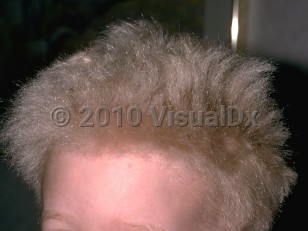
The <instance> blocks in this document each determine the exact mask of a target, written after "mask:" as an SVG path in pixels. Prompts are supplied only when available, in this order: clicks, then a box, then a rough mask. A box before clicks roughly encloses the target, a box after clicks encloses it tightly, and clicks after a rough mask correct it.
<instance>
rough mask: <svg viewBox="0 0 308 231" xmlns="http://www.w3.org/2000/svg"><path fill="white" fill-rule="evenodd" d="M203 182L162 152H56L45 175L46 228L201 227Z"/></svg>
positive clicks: (170, 230) (129, 230) (180, 230)
mask: <svg viewBox="0 0 308 231" xmlns="http://www.w3.org/2000/svg"><path fill="white" fill-rule="evenodd" d="M149 156H151V155H149ZM200 184H201V182H200V178H199V177H198V176H197V175H196V174H194V173H193V172H192V171H191V170H189V169H188V168H187V167H186V166H185V164H184V163H183V162H181V161H177V162H175V161H171V162H167V161H166V160H165V159H164V158H163V157H158V156H153V155H152V157H147V158H146V157H140V156H139V157H138V156H137V155H136V153H134V154H130V153H125V155H122V156H120V155H117V156H115V155H112V153H109V155H106V154H105V155H104V154H103V155H91V154H90V155H88V154H84V153H79V152H64V153H63V152H61V153H60V152H59V153H53V154H52V155H51V157H50V158H49V160H48V163H47V167H46V172H45V175H44V183H43V189H42V195H43V197H42V199H43V213H42V219H41V220H42V221H41V223H42V230H43V231H70V230H74V231H124V230H125V231H137V230H138V231H146V230H150V231H154V230H157V231H187V230H199V229H198V228H197V223H198V217H199V213H198V210H197V208H198V206H199V205H200V202H201V201H202V197H201V194H202V192H201V191H202V190H200ZM184 186H185V187H184ZM197 192H200V193H197Z"/></svg>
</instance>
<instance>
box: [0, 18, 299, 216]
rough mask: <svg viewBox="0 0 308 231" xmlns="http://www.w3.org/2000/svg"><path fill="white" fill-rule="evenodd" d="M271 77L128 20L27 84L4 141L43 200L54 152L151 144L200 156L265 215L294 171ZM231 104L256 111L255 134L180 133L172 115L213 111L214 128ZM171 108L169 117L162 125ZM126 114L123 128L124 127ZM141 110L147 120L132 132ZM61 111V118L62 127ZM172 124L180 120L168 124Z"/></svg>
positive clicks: (242, 129)
mask: <svg viewBox="0 0 308 231" xmlns="http://www.w3.org/2000/svg"><path fill="white" fill-rule="evenodd" d="M272 71H273V67H272V66H271V65H269V64H268V63H266V62H263V61H260V60H257V59H254V58H244V57H241V56H239V55H237V54H233V53H231V52H230V51H228V50H226V49H224V48H221V47H213V46H211V45H210V44H209V43H207V42H205V41H201V40H199V39H197V38H195V37H193V36H190V35H174V36H170V35H168V34H167V33H166V32H165V31H164V30H163V29H162V28H161V27H160V26H159V24H158V23H156V22H148V21H136V22H133V23H127V22H121V23H118V24H114V25H111V26H110V27H109V28H108V30H107V31H106V32H105V33H104V35H103V36H102V37H100V38H99V39H97V40H96V41H95V42H94V43H93V45H92V46H90V47H89V48H87V49H85V50H83V51H79V52H77V53H75V54H73V55H72V56H70V57H68V58H65V59H63V60H59V61H56V62H55V63H54V64H53V65H51V66H50V67H49V68H46V69H45V70H43V71H41V72H40V73H39V74H38V75H37V78H36V79H34V80H32V81H31V82H29V83H28V84H27V85H25V86H24V87H23V88H22V89H21V90H20V92H19V94H18V95H17V96H16V98H15V102H14V105H13V107H12V109H11V111H10V112H9V114H8V117H7V118H8V119H7V121H6V124H5V129H4V130H3V132H2V137H1V138H2V141H4V142H6V147H7V152H8V156H10V157H11V160H12V163H13V165H14V166H15V167H16V169H17V170H18V171H19V172H20V173H21V175H22V176H23V177H24V179H25V180H26V181H27V182H28V183H29V184H30V185H31V186H32V187H33V188H35V190H36V192H37V194H39V193H40V187H41V180H42V175H43V172H44V168H43V166H44V163H45V162H46V160H47V156H48V153H52V151H54V150H55V148H60V149H61V147H62V148H64V147H65V148H76V149H77V148H79V147H81V146H84V145H86V144H89V142H90V143H92V144H95V145H98V146H99V147H107V148H108V146H109V147H119V149H120V145H121V148H124V149H125V147H131V148H134V147H136V146H134V145H137V144H138V145H139V146H142V145H143V144H144V145H145V146H147V144H148V145H149V146H148V147H159V148H160V149H163V150H166V152H165V153H168V150H170V149H178V150H182V152H183V153H187V155H188V154H190V155H192V156H194V155H195V156H198V157H202V158H203V159H204V160H206V161H209V162H210V163H211V164H212V165H213V166H216V167H215V169H216V170H215V171H217V182H220V183H218V184H223V183H224V184H225V185H228V186H226V193H227V191H228V187H229V189H230V187H231V188H233V189H235V188H236V187H238V184H240V183H241V184H242V183H243V185H245V187H246V189H247V191H246V192H248V191H249V193H251V194H254V193H256V192H258V193H259V194H258V193H256V197H257V198H259V199H257V200H256V202H255V203H256V206H259V207H260V209H262V206H263V205H262V203H263V202H260V201H268V200H270V201H271V203H270V204H271V205H270V206H272V208H276V207H277V206H278V204H279V203H280V202H281V200H282V198H283V196H284V195H285V194H287V192H288V190H289V186H290V184H291V183H292V182H293V181H294V179H295V173H294V172H293V171H291V170H290V169H288V168H287V167H286V166H285V164H284V161H283V156H284V153H285V151H284V150H283V149H282V146H283V145H284V143H285V140H286V138H287V137H288V131H287V130H286V128H285V127H284V125H283V124H282V123H281V113H280V111H279V110H278V109H277V108H276V105H275V103H274V101H273V100H272V99H270V98H269V91H270V90H271V86H270V80H269V78H270V76H271V73H272ZM85 106H86V107H88V108H86V109H84V107H85ZM228 106H232V107H235V108H236V109H238V110H239V111H240V112H250V113H253V112H257V126H247V124H246V123H245V121H244V122H243V123H240V124H238V125H237V126H228V124H227V125H226V126H223V124H221V123H222V121H221V120H220V119H219V120H218V121H216V122H218V124H216V123H215V121H214V124H213V123H212V124H206V123H203V125H202V126H192V124H191V123H189V121H190V120H189V119H188V122H187V124H186V125H185V124H184V125H185V126H182V125H183V124H181V122H183V121H182V120H181V118H182V119H183V117H185V116H183V114H182V117H181V115H179V114H178V115H177V116H178V117H176V115H175V114H176V113H177V112H184V113H186V117H188V116H189V115H191V114H190V112H191V111H192V112H194V113H195V114H194V116H195V117H197V115H198V111H202V112H204V113H206V112H211V113H212V114H211V113H210V114H209V115H210V119H209V120H213V119H214V120H215V118H220V117H222V116H223V113H222V111H221V110H222V108H223V107H226V108H227V107H228ZM59 107H63V108H65V110H67V111H69V113H70V121H69V123H68V124H66V126H61V127H59V126H55V123H54V122H55V121H52V119H51V116H52V115H53V113H54V111H55V109H57V108H59ZM132 107H133V108H134V109H131V108H132ZM167 107H168V108H167ZM166 108H167V109H166ZM97 109H99V110H97ZM106 109H107V110H109V113H110V124H108V126H104V127H100V126H99V124H97V123H96V122H98V123H99V122H102V121H100V120H99V121H96V120H95V119H97V118H96V117H95V116H97V115H98V117H99V116H101V115H103V116H106V114H105V113H106ZM165 109H166V114H165V119H164V120H163V122H162V124H161V126H157V122H158V123H159V120H160V115H161V113H162V114H163V112H164V110H165ZM89 110H90V111H91V110H92V112H93V115H92V118H91V120H89V121H86V124H88V122H89V123H94V127H83V126H81V125H82V124H81V123H82V122H84V121H83V120H84V119H85V118H86V114H87V113H89ZM120 110H122V113H123V114H122V115H123V117H122V122H123V123H122V126H118V125H119V124H117V123H118V122H119V121H118V120H117V119H119V117H118V116H119V112H120ZM138 111H140V113H139V114H141V115H142V121H141V123H140V124H137V125H138V126H135V125H136V124H134V122H136V120H137V119H138V118H137V117H136V116H137V114H138ZM170 111H171V112H170ZM81 112H85V114H82V113H81ZM169 112H170V113H169ZM213 112H214V113H215V112H217V114H216V115H217V116H218V117H215V116H214V117H213ZM63 113H65V112H62V114H61V113H60V114H58V115H56V116H58V117H59V118H60V120H59V121H60V122H61V121H62V120H61V119H63V118H61V116H63V115H64V114H63ZM95 113H98V114H95ZM129 113H130V115H132V116H133V117H132V118H130V119H131V121H129V118H127V116H129V115H128V114H129ZM202 115H203V116H204V115H205V114H202ZM155 116H156V117H155ZM58 117H57V118H58ZM161 118H162V117H161ZM172 118H175V120H177V121H175V123H174V124H169V123H168V122H170V121H168V119H169V120H170V119H172ZM179 118H180V119H179ZM53 119H54V118H53ZM195 120H196V118H195ZM205 120H206V118H205ZM124 121H125V122H124ZM127 121H128V122H127ZM103 122H104V121H103ZM190 122H191V121H190ZM248 125H249V124H248ZM172 153H174V152H172ZM215 174H216V172H215ZM269 174H271V176H272V177H268V175H269ZM231 178H232V179H231ZM239 179H240V180H239ZM222 182H223V183H222ZM238 188H239V189H240V190H242V189H241V188H240V187H238ZM242 191H243V190H242ZM244 191H245V190H244ZM261 192H262V193H261ZM240 193H241V192H239V191H238V192H235V193H234V195H233V196H234V197H239V196H240V195H239V194H240ZM249 193H248V194H249ZM248 194H247V195H248ZM257 194H258V195H257ZM249 195H250V194H249ZM38 196H39V195H38ZM254 196H255V195H254ZM225 197H226V198H227V197H228V196H227V194H226V195H225ZM230 197H231V196H230ZM252 197H253V196H251V198H250V199H252ZM250 202H251V201H250ZM258 203H259V205H257V204H258ZM264 203H265V202H264ZM248 204H249V203H248ZM263 207H264V206H263ZM267 207H268V206H267ZM240 209H241V207H240V206H239V207H238V210H240ZM266 211H267V210H266V209H264V211H263V212H264V214H265V213H267V212H266ZM253 213H254V212H252V213H251V214H250V215H251V217H253ZM230 216H231V215H230ZM264 219H265V218H264ZM266 219H268V218H266Z"/></svg>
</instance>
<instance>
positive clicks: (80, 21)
mask: <svg viewBox="0 0 308 231" xmlns="http://www.w3.org/2000/svg"><path fill="white" fill-rule="evenodd" d="M291 2H292V1H291ZM231 8H232V1H230V0H225V1H223V0H219V1H218V0H217V1H213V0H211V1H210V0H208V1H204V0H181V1H179V0H168V1H164V0H148V1H142V0H113V1H111V0H89V1H86V0H81V1H74V0H63V1H60V0H41V1H39V0H10V1H9V0H6V1H5V0H0V113H1V114H2V113H3V112H4V111H5V109H6V108H7V107H8V106H9V99H11V98H12V96H13V95H14V94H15V93H16V91H17V90H18V88H19V87H18V86H19V85H20V84H22V83H24V82H26V81H27V80H29V79H31V78H33V77H34V76H35V74H36V73H37V72H38V71H39V70H41V69H43V68H44V67H46V66H48V65H49V64H50V63H51V62H52V61H53V60H55V59H56V58H58V57H65V56H67V55H69V54H71V53H72V52H74V51H75V50H77V49H80V48H82V47H84V46H87V45H88V44H89V42H90V41H92V40H93V39H94V38H95V37H96V36H97V35H98V34H99V32H100V31H102V30H104V29H105V28H106V26H107V25H108V24H109V23H110V22H114V21H115V20H119V19H124V20H125V19H140V18H145V19H150V18H152V17H153V18H154V19H156V20H158V21H159V22H160V23H162V24H163V25H164V26H165V27H167V29H168V30H169V31H171V32H191V33H194V34H196V35H198V36H203V37H204V36H205V37H208V38H210V39H214V40H215V38H216V39H217V40H218V41H220V42H224V43H225V44H227V45H228V41H229V40H230V36H229V31H228V29H225V27H226V26H228V25H229V24H230V22H231V15H232V10H231ZM290 10H292V9H290ZM250 11H251V9H250ZM216 12H217V13H216ZM262 12H264V11H262ZM307 12H308V11H307ZM251 15H254V14H251ZM270 15H271V14H270ZM306 17H307V16H306ZM269 20H270V19H269ZM307 21H308V19H307ZM267 23H268V22H267ZM273 23H276V24H277V22H276V21H275V20H273ZM294 23H296V25H298V22H294ZM276 24H274V25H273V26H271V27H270V28H272V29H273V30H274V29H275V25H276ZM220 25H222V26H221V28H222V29H221V30H219V28H220V27H219V26H220ZM267 25H268V24H267ZM291 25H292V22H291ZM248 26H249V25H248ZM211 28H213V29H211ZM226 28H228V27H226ZM267 28H268V27H267ZM302 29H303V30H305V29H306V30H307V29H308V28H302ZM219 31H220V32H221V31H222V33H220V34H217V36H215V33H219ZM249 31H252V29H251V28H250V30H249ZM249 33H250V34H251V33H253V32H249ZM260 33H262V32H260V31H257V34H258V35H259V36H260ZM299 35H300V34H299ZM268 36H269V37H270V38H273V36H272V37H271V35H268ZM275 36H277V33H275ZM279 36H280V35H279V34H278V38H279ZM248 37H249V36H248ZM278 40H279V39H276V40H275V39H274V41H277V42H279V41H278ZM306 40H307V41H308V38H307V39H306ZM258 41H260V40H258ZM265 44H268V43H265ZM304 45H305V47H303V49H306V50H307V47H308V45H306V44H304ZM246 47H247V50H246V51H247V52H248V53H249V52H250V53H251V54H253V55H259V56H262V57H266V58H267V59H270V60H271V61H272V62H273V63H275V65H276V66H277V72H276V73H275V78H274V79H273V84H274V86H275V89H276V90H275V92H274V93H273V96H274V97H276V99H277V101H278V102H279V104H280V106H281V107H282V108H283V109H284V114H285V117H286V121H285V122H286V123H287V125H288V126H289V128H290V130H291V132H292V137H291V139H290V140H289V142H288V145H289V146H290V148H291V149H292V150H293V151H294V154H293V156H292V157H290V158H289V159H288V160H287V161H288V163H289V165H290V166H292V167H293V168H294V169H295V170H296V171H297V172H298V173H299V178H298V184H297V185H296V186H295V187H294V190H293V193H292V195H290V196H289V197H288V198H287V199H286V201H285V204H284V206H283V207H282V212H281V213H279V214H278V215H277V217H276V219H275V224H274V228H273V230H274V231H278V230H291V229H292V230H301V227H305V224H304V214H303V213H302V212H300V211H305V208H304V188H303V185H304V182H303V181H304V174H306V172H305V170H304V164H305V163H307V162H306V161H307V158H306V157H305V156H304V153H305V151H306V150H307V148H306V147H307V146H304V127H305V125H306V123H307V122H306V121H307V119H306V115H305V113H304V111H303V110H304V107H305V106H306V102H305V101H304V95H305V90H306V89H304V87H305V84H304V81H305V80H307V78H308V72H307V70H308V68H307V66H305V65H304V64H303V63H305V62H301V61H298V60H300V59H296V60H295V59H294V60H292V59H284V58H283V56H279V57H278V58H277V56H275V55H272V56H271V53H270V52H269V53H266V52H262V51H261V52H258V49H251V50H249V47H252V48H256V47H258V46H256V45H255V46H254V44H252V43H249V41H248V40H247V46H246ZM263 47H264V46H263ZM280 49H284V47H280ZM265 50H266V51H268V50H269V49H265ZM285 57H289V56H288V54H287V53H286V55H285ZM1 120H2V118H1ZM290 227H292V228H290ZM6 230H12V231H19V230H20V231H35V230H38V212H37V210H36V208H35V205H34V198H33V194H32V192H31V191H30V190H29V189H28V188H27V186H25V185H24V184H23V183H22V182H21V180H20V179H19V178H18V177H16V176H15V174H14V173H12V172H11V171H10V170H9V167H8V166H7V165H6V163H5V162H4V161H1V162H0V231H6Z"/></svg>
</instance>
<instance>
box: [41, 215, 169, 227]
mask: <svg viewBox="0 0 308 231" xmlns="http://www.w3.org/2000/svg"><path fill="white" fill-rule="evenodd" d="M47 220H56V221H60V222H64V223H67V224H72V223H73V220H74V219H73V216H72V215H70V214H62V213H59V212H57V211H54V210H46V211H44V212H43V214H42V216H41V223H42V222H43V221H47ZM115 228H116V229H115V231H118V230H119V231H120V230H122V229H125V230H127V229H129V230H130V231H165V229H163V228H162V227H160V226H155V225H148V224H140V223H129V222H123V221H116V222H115Z"/></svg>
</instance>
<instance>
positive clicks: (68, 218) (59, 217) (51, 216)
mask: <svg viewBox="0 0 308 231" xmlns="http://www.w3.org/2000/svg"><path fill="white" fill-rule="evenodd" d="M47 220H56V221H61V222H64V223H68V224H71V223H73V220H74V219H73V216H72V215H70V214H62V213H59V212H57V211H54V210H46V211H44V212H43V214H42V216H41V223H42V222H43V221H47Z"/></svg>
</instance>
